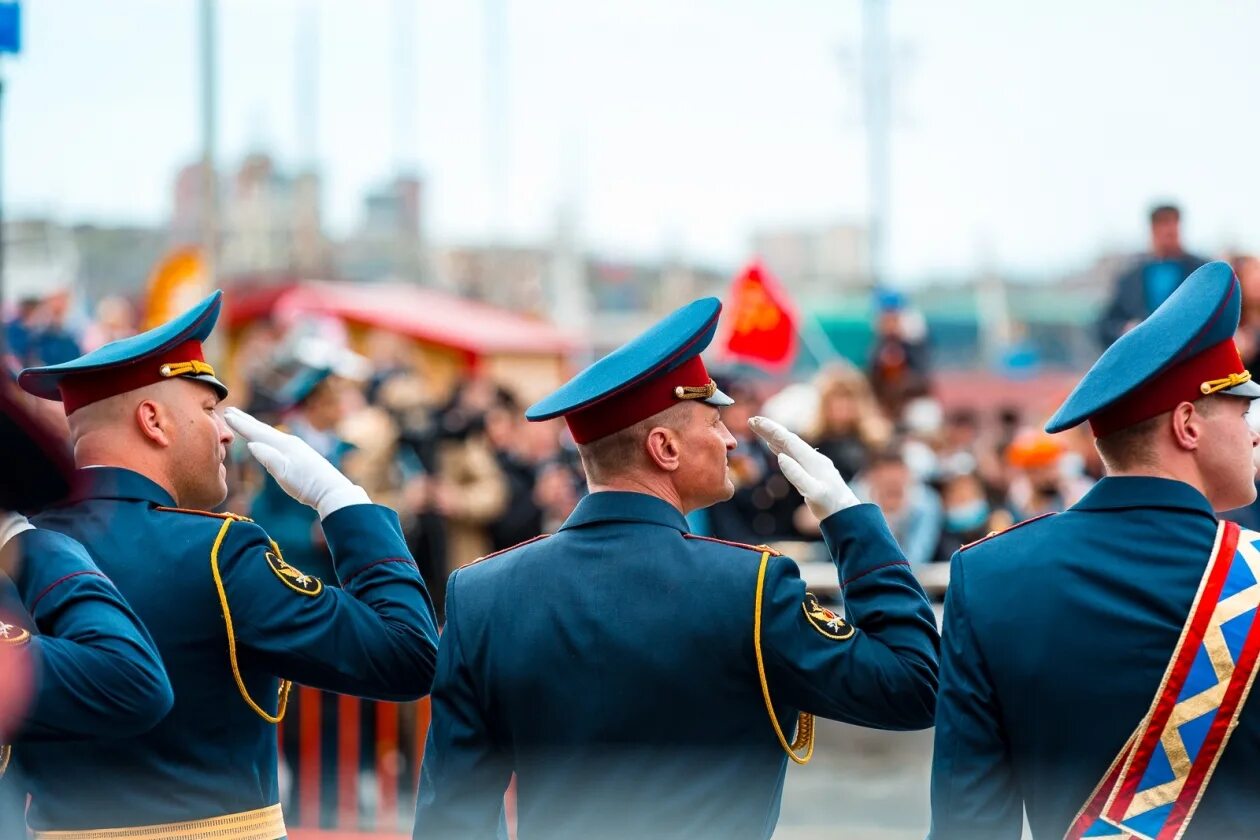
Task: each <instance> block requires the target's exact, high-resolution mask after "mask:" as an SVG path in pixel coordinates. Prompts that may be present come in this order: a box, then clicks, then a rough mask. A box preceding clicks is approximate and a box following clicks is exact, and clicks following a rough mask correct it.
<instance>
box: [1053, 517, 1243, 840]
mask: <svg viewBox="0 0 1260 840" xmlns="http://www.w3.org/2000/svg"><path fill="white" fill-rule="evenodd" d="M1257 543H1260V533H1257V532H1255V531H1246V530H1243V529H1242V528H1240V527H1239V526H1238V525H1236V524H1235V523H1233V522H1224V521H1222V522H1221V523H1220V526H1219V528H1218V529H1217V532H1216V544H1215V545H1214V546H1213V548H1212V557H1211V559H1210V560H1209V561H1208V566H1207V570H1206V571H1205V572H1204V574H1203V579H1202V581H1200V583H1199V591H1198V593H1197V594H1196V595H1195V597H1194V603H1193V605H1192V606H1191V607H1190V614H1189V617H1188V618H1187V620H1186V625H1185V627H1184V628H1182V631H1181V638H1180V639H1178V640H1177V646H1176V647H1175V648H1174V650H1173V655H1172V659H1171V661H1170V662H1169V663H1168V669H1167V670H1166V671H1165V672H1164V678H1163V681H1162V682H1161V683H1160V686H1159V691H1158V692H1156V694H1155V700H1154V702H1153V703H1152V704H1151V707H1150V710H1149V711H1148V712H1147V713H1146V716H1145V717H1144V718H1143V720H1142V723H1141V724H1140V725H1139V726H1138V728H1137V731H1136V732H1134V733H1133V735H1132V736H1131V737H1130V738H1129V740H1128V742H1127V743H1126V744H1125V745H1124V748H1123V749H1122V750H1121V751H1120V754H1119V755H1118V756H1116V760H1115V761H1113V762H1112V764H1111V767H1109V768H1108V769H1107V772H1106V773H1105V774H1104V775H1103V779H1102V781H1101V782H1099V784H1098V787H1097V788H1095V789H1094V792H1093V793H1092V794H1091V795H1090V797H1089V801H1088V802H1086V804H1085V807H1084V808H1082V809H1081V811H1080V813H1079V814H1077V816H1076V819H1075V820H1074V821H1073V822H1072V827H1071V828H1069V829H1068V832H1067V834H1066V835H1064V837H1065V840H1085V838H1090V840H1104V838H1105V840H1132V838H1141V840H1176V838H1179V837H1181V835H1182V834H1183V833H1184V832H1185V830H1186V829H1187V828H1188V827H1189V826H1190V819H1191V817H1193V816H1194V810H1195V808H1196V807H1198V804H1199V800H1200V799H1202V797H1203V792H1204V791H1205V790H1207V786H1208V783H1209V782H1210V781H1211V779H1212V773H1213V771H1214V770H1215V769H1216V763H1217V761H1219V760H1220V757H1221V754H1222V753H1223V752H1224V751H1225V746H1226V744H1227V743H1228V742H1229V737H1230V735H1231V734H1232V733H1233V731H1234V727H1235V726H1237V724H1238V714H1239V712H1240V711H1241V710H1242V707H1243V704H1244V703H1245V702H1246V700H1247V695H1248V694H1249V693H1250V691H1251V685H1252V682H1253V680H1255V676H1256V660H1257V654H1260V621H1258V620H1257V615H1258V613H1260V610H1258V609H1257V608H1258V607H1260V548H1257Z"/></svg>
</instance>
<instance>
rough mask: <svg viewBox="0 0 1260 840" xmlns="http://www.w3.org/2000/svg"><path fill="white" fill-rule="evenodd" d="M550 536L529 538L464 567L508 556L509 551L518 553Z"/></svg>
mask: <svg viewBox="0 0 1260 840" xmlns="http://www.w3.org/2000/svg"><path fill="white" fill-rule="evenodd" d="M550 536H551V534H539V535H538V536H536V537H530V538H529V539H527V540H524V541H522V542H518V543H517V544H516V545H509V546H508V547H507V548H500V549H499V550H498V551H492V552H491V553H489V554H487V555H485V556H484V557H478V558H477V559H476V560H474V561H472V562H471V563H465V564H464V567H466V566H473V565H475V564H477V563H480V562H482V561H483V560H489V559H490V558H491V557H498V556H499V555H500V554H507V553H508V552H509V551H516V549H518V548H520V547H521V546H523V545H529V544H530V543H536V542H538V541H539V540H545V539H547V537H550ZM461 568H463V567H461Z"/></svg>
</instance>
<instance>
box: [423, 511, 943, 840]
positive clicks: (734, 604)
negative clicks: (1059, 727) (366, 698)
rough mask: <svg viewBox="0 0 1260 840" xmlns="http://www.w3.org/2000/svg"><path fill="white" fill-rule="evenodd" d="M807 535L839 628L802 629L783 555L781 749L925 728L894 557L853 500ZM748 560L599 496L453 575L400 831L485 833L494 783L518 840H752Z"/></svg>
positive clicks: (913, 633)
mask: <svg viewBox="0 0 1260 840" xmlns="http://www.w3.org/2000/svg"><path fill="white" fill-rule="evenodd" d="M823 532H824V535H825V536H826V538H827V540H828V544H829V546H830V548H831V551H832V555H833V557H835V558H836V562H837V566H838V568H839V574H840V577H841V579H842V580H843V581H845V587H844V593H845V601H846V609H847V619H848V621H849V622H851V623H852V625H851V626H850V625H847V624H845V623H844V621H840V620H837V621H836V623H834V625H832V626H831V628H830V629H828V627H827V626H826V625H824V624H814V623H812V622H811V620H810V619H809V618H808V617H807V615H806V613H805V610H804V609H803V603H804V600H805V597H806V594H805V585H804V583H803V582H802V581H801V579H800V576H799V574H798V570H797V567H796V564H795V563H794V562H792V560H790V559H789V558H787V557H781V556H773V557H771V558H770V560H769V563H768V568H767V573H766V577H765V596H764V613H763V617H762V647H763V652H764V661H765V666H766V672H767V683H768V686H769V689H770V692H771V695H772V698H773V701H774V704H775V709H776V712H777V716H778V718H779V720H780V722H781V725H782V728H783V730H784V732H785V733H786V736H787V738H788V739H789V740H790V739H791V737H792V731H793V727H794V725H795V721H796V715H797V711H798V710H805V711H809V712H814V713H817V714H819V715H824V716H826V717H830V718H836V719H839V720H845V721H849V722H852V723H857V724H861V725H865V726H874V727H881V728H888V729H917V728H922V727H925V726H928V725H929V724H930V723H931V718H932V711H933V698H934V695H935V689H936V662H937V635H936V627H935V622H934V620H933V616H932V611H931V608H930V607H929V605H928V602H927V600H926V599H925V598H924V595H923V593H922V590H921V589H920V588H919V586H918V584H917V582H916V581H915V579H914V576H913V575H912V574H911V572H910V569H909V568H908V566H907V564H906V561H905V557H904V556H903V555H902V554H901V552H900V551H899V550H898V548H897V546H896V543H895V542H894V541H893V539H892V537H891V535H890V534H889V533H888V530H887V528H886V527H885V525H884V523H883V519H882V517H881V516H880V514H879V511H878V509H877V508H875V507H874V506H872V505H859V506H857V507H854V508H851V509H849V510H846V511H843V512H840V513H837V514H835V515H834V516H831V517H829V518H828V519H827V520H825V521H824V522H823ZM761 557H762V552H761V550H760V549H757V548H753V547H750V546H742V545H736V544H729V543H721V542H717V541H713V540H709V539H704V538H695V537H691V536H690V535H688V533H687V523H686V520H685V519H684V518H683V515H682V514H681V513H679V512H678V511H677V510H676V509H675V508H674V507H672V506H671V505H669V504H668V503H666V502H664V501H662V500H660V499H658V498H656V497H653V496H648V495H644V494H639V493H624V492H600V493H595V494H592V495H590V496H587V497H586V498H584V499H583V500H582V501H581V502H580V503H579V504H578V507H577V509H576V510H575V511H574V512H573V514H572V515H571V516H570V517H569V519H568V520H567V521H566V522H565V523H564V525H563V526H562V527H561V529H560V531H559V532H558V533H557V534H556V535H554V536H550V537H547V538H540V539H537V540H535V541H532V542H529V543H526V544H524V545H521V546H518V547H516V548H514V549H511V550H509V551H507V552H506V553H502V554H499V555H496V556H493V557H491V558H490V559H487V560H485V561H483V562H481V563H478V564H474V565H472V566H469V567H467V568H465V569H461V570H459V571H457V572H456V573H455V574H453V575H452V576H451V578H450V581H449V583H448V588H447V601H446V604H447V607H446V609H447V625H446V629H445V631H444V637H443V640H442V649H441V651H440V653H439V657H438V674H437V677H436V678H435V683H434V691H433V718H432V725H431V728H430V731H429V741H428V744H427V747H426V751H425V757H424V767H423V771H422V774H421V789H420V804H419V808H418V813H417V815H416V827H415V837H417V838H456V837H458V838H489V837H493V836H495V834H496V832H497V831H498V830H499V827H500V805H501V803H502V801H503V794H504V789H505V788H506V787H507V785H508V781H509V777H510V776H511V775H512V774H513V773H515V774H516V776H517V785H518V788H517V790H518V803H519V806H518V807H519V822H518V831H519V837H520V838H521V840H530V838H540V837H545V838H568V837H583V838H593V837H622V836H624V837H653V838H659V837H680V838H681V837H687V838H707V837H722V838H764V837H768V836H769V835H770V833H771V832H772V831H773V829H774V825H775V823H776V821H777V818H778V813H779V800H780V797H781V794H782V788H783V779H784V774H785V769H786V765H787V757H786V755H785V753H784V751H783V749H782V748H781V747H780V744H779V742H778V740H777V739H776V736H775V734H774V730H773V729H772V727H771V723H770V719H769V716H768V713H767V710H766V707H765V701H764V700H763V697H762V690H761V683H760V681H759V678H758V672H757V667H756V664H755V657H754V647H753V615H754V603H755V600H756V598H755V596H756V587H757V580H758V568H759V564H760V562H761ZM854 628H856V629H854Z"/></svg>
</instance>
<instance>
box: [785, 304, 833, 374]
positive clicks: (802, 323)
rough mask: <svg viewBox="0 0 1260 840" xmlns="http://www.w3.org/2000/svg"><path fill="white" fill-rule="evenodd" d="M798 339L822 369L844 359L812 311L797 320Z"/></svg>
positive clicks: (802, 313) (804, 313)
mask: <svg viewBox="0 0 1260 840" xmlns="http://www.w3.org/2000/svg"><path fill="white" fill-rule="evenodd" d="M796 337H797V338H798V339H800V342H801V346H802V347H804V348H805V349H806V350H808V351H809V354H810V355H811V356H813V357H814V360H815V361H817V362H818V366H819V367H820V368H821V367H826V366H827V365H828V364H830V363H831V362H834V361H835V360H836V359H839V358H844V356H843V354H842V353H841V352H840V351H838V350H837V349H836V345H834V344H832V342H831V337H830V336H829V335H827V331H826V330H824V329H823V327H822V324H820V323H819V322H818V316H817V315H815V314H814V313H813V312H812V311H810V312H809V313H806V312H803V311H802V312H801V317H800V318H798V319H797V325H796Z"/></svg>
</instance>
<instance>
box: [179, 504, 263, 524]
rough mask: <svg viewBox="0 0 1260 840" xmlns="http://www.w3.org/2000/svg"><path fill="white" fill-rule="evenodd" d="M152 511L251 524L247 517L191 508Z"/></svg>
mask: <svg viewBox="0 0 1260 840" xmlns="http://www.w3.org/2000/svg"><path fill="white" fill-rule="evenodd" d="M154 510H160V511H163V512H164V513H191V514H193V515H195V516H209V517H211V518H213V519H231V520H232V521H233V522H253V521H254V520H252V519H250V518H249V517H248V516H241V515H240V514H239V513H215V512H214V511H212V510H193V509H191V508H180V507H166V506H165V505H158V506H157V507H155V508H154Z"/></svg>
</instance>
